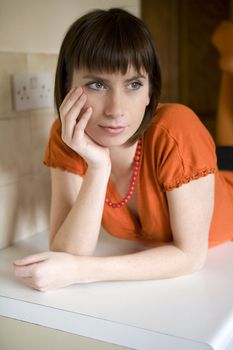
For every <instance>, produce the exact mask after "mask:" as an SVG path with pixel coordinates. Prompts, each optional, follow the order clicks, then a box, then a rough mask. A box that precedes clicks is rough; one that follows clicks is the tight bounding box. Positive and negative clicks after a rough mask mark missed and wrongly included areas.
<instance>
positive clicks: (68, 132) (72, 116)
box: [62, 94, 87, 145]
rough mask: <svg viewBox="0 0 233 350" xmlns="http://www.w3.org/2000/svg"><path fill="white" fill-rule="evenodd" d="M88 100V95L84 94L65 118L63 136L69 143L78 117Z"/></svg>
mask: <svg viewBox="0 0 233 350" xmlns="http://www.w3.org/2000/svg"><path fill="white" fill-rule="evenodd" d="M86 101H87V95H86V94H82V95H81V96H80V98H79V99H78V100H77V101H76V102H75V104H74V105H73V106H72V107H71V109H70V110H69V112H68V113H67V114H66V116H65V117H64V119H63V124H62V138H63V141H65V142H66V143H67V144H68V145H69V142H71V139H72V136H73V132H74V128H75V125H76V122H77V119H78V117H80V114H81V112H82V109H83V107H84V105H85V103H86Z"/></svg>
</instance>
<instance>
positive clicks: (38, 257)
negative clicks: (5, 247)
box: [14, 252, 48, 266]
mask: <svg viewBox="0 0 233 350" xmlns="http://www.w3.org/2000/svg"><path fill="white" fill-rule="evenodd" d="M47 258H48V252H44V253H39V254H34V255H29V256H26V257H25V258H23V259H17V260H15V261H14V265H17V266H25V265H31V264H35V263H38V262H40V261H43V260H46V259H47Z"/></svg>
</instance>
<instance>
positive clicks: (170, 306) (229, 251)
mask: <svg viewBox="0 0 233 350" xmlns="http://www.w3.org/2000/svg"><path fill="white" fill-rule="evenodd" d="M139 248H141V246H139V245H138V244H136V243H133V242H128V241H122V240H118V239H115V238H113V237H111V236H109V235H107V234H106V233H101V239H100V242H99V244H98V248H97V252H96V255H109V254H115V255H116V254H125V253H130V252H134V251H136V250H138V249H139ZM47 249H48V248H47V233H43V234H40V235H36V236H34V237H32V238H30V239H28V240H25V241H21V242H19V243H17V244H15V245H14V246H11V247H9V248H7V249H3V250H1V251H0V315H1V316H6V317H11V318H15V319H18V320H22V321H26V322H30V323H34V324H38V325H42V326H46V327H50V328H54V329H58V330H62V331H65V332H70V333H73V334H78V335H82V336H87V337H90V338H94V339H98V340H102V341H105V342H110V343H113V344H118V345H122V346H125V347H129V348H130V349H143V350H144V349H145V350H147V349H150V350H151V349H156V350H160V349H161V350H164V349H166V350H207V349H214V350H232V349H233V242H229V243H225V244H223V245H221V246H218V247H216V248H212V249H210V250H209V252H208V259H207V264H206V266H205V268H204V269H203V270H202V271H200V272H197V273H195V274H192V275H189V276H184V277H179V278H174V279H167V280H160V281H145V282H107V283H93V284H80V285H78V284H77V285H74V286H70V287H67V288H63V289H60V290H56V291H51V292H46V293H41V292H38V291H35V290H32V289H30V288H28V287H26V286H24V285H23V284H22V283H21V282H20V281H19V280H17V279H16V278H15V277H14V275H13V269H12V261H13V260H15V259H16V258H20V257H23V256H26V255H28V254H34V253H37V252H40V251H44V250H47Z"/></svg>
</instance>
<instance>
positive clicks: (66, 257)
mask: <svg viewBox="0 0 233 350" xmlns="http://www.w3.org/2000/svg"><path fill="white" fill-rule="evenodd" d="M84 260H85V261H86V259H85V257H77V256H74V255H71V254H67V253H56V252H44V253H41V254H36V255H31V256H28V257H26V258H24V259H21V260H16V261H14V265H13V266H14V273H15V276H16V277H19V278H20V279H21V280H22V281H23V282H24V283H25V284H27V285H28V286H29V287H32V288H34V289H37V290H39V291H41V292H45V291H48V290H51V289H57V288H62V287H65V286H68V285H71V284H73V283H77V282H79V283H82V282H86V281H85V280H84V279H85V276H83V274H82V273H83V271H85V267H84V265H83V264H85V261H84Z"/></svg>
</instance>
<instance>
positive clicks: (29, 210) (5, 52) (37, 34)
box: [0, 0, 140, 248]
mask: <svg viewBox="0 0 233 350" xmlns="http://www.w3.org/2000/svg"><path fill="white" fill-rule="evenodd" d="M112 6H119V7H124V8H126V9H128V10H129V11H131V12H133V13H134V14H136V15H139V14H140V6H139V0H128V1H124V0H118V1H116V0H115V1H114V0H109V1H103V0H102V1H101V0H99V1H98V7H101V8H108V7H112ZM93 7H96V1H91V0H85V1H77V0H66V1H63V0H41V1H36V0H0V248H3V247H6V246H8V245H10V244H11V243H12V242H14V241H17V240H20V239H22V238H26V237H29V236H31V235H34V234H36V233H39V232H42V231H44V230H46V229H47V228H48V220H49V198H50V179H49V170H48V169H47V168H46V167H45V166H43V164H42V158H43V154H44V150H45V146H46V143H47V140H48V134H49V129H50V126H51V123H52V121H53V120H54V118H55V116H54V110H53V109H41V110H37V111H35V110H34V111H26V112H15V111H14V110H13V109H12V98H11V84H10V77H11V74H13V73H25V72H28V73H39V72H48V71H49V72H52V74H54V72H55V67H56V60H57V53H58V51H59V46H60V43H61V41H62V38H63V36H64V33H65V31H66V30H67V27H68V26H69V25H70V24H71V23H72V22H73V20H74V19H75V18H77V17H78V16H79V15H80V14H82V13H84V12H86V11H88V10H90V9H91V8H93Z"/></svg>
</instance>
